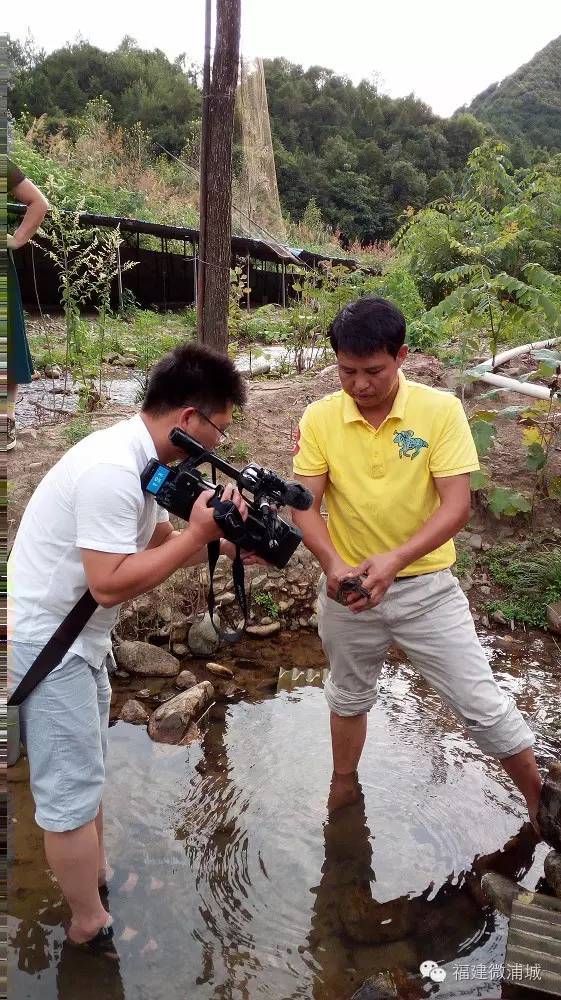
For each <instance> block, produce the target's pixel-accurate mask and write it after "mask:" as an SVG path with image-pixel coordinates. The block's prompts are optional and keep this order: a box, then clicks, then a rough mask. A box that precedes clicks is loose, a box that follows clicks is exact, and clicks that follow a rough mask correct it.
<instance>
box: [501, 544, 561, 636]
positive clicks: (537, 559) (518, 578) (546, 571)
mask: <svg viewBox="0 0 561 1000" xmlns="http://www.w3.org/2000/svg"><path fill="white" fill-rule="evenodd" d="M482 559H483V560H484V561H485V562H486V563H487V565H488V567H489V572H490V573H491V576H492V577H493V579H494V580H495V582H496V583H498V584H500V585H501V587H503V588H504V590H505V591H506V594H505V597H504V598H502V599H500V600H498V601H493V602H489V603H488V604H487V609H488V610H489V611H502V613H503V614H504V615H505V617H506V618H508V619H514V621H517V622H520V623H521V624H524V625H539V626H542V627H543V626H545V625H546V624H547V615H546V605H548V604H552V603H554V602H555V601H559V600H561V548H558V547H549V548H541V549H538V550H537V551H536V550H535V549H534V550H533V551H532V554H531V555H530V554H529V551H528V550H524V548H521V547H520V546H518V545H504V546H498V545H497V546H495V547H494V548H492V549H490V550H489V551H488V552H487V553H485V555H484V556H483V557H482Z"/></svg>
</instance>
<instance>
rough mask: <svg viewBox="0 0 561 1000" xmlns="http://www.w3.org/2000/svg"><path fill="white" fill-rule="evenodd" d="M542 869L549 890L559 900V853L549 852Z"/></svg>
mask: <svg viewBox="0 0 561 1000" xmlns="http://www.w3.org/2000/svg"><path fill="white" fill-rule="evenodd" d="M543 867H544V872H545V877H546V880H547V884H548V886H549V888H550V889H553V892H554V893H555V895H556V896H557V897H558V899H561V853H559V851H550V852H549V854H548V855H547V857H546V859H545V861H544V864H543Z"/></svg>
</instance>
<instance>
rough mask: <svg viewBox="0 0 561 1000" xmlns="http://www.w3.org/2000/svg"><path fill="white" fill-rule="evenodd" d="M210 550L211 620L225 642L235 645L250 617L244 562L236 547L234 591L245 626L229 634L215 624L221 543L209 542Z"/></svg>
mask: <svg viewBox="0 0 561 1000" xmlns="http://www.w3.org/2000/svg"><path fill="white" fill-rule="evenodd" d="M207 550H208V568H209V585H208V610H209V613H210V620H211V622H212V624H213V625H214V630H215V632H216V633H217V634H218V635H219V636H220V638H221V639H223V640H224V642H228V643H234V642H237V641H238V639H240V638H241V636H242V635H243V633H244V631H245V628H246V626H247V619H248V616H249V605H248V601H247V595H246V592H245V571H244V565H243V562H242V558H241V554H240V549H239V546H236V557H235V559H234V561H233V563H232V578H233V582H234V591H235V594H236V600H237V602H238V605H239V608H240V611H241V613H242V615H243V624H242V627H241V628H238V629H234V630H232V631H229V632H225V631H223V630H222V629H219V628H217V627H216V625H215V624H214V609H215V607H216V601H215V598H214V585H213V579H214V571H215V569H216V563H217V562H218V557H219V555H220V542H218V541H216V542H209V544H208V546H207Z"/></svg>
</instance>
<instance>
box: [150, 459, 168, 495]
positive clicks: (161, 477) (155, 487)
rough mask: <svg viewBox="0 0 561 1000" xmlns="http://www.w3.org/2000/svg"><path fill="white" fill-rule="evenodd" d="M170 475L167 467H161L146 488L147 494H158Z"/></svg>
mask: <svg viewBox="0 0 561 1000" xmlns="http://www.w3.org/2000/svg"><path fill="white" fill-rule="evenodd" d="M169 474H170V470H169V469H168V468H167V466H166V465H159V466H158V468H157V469H156V471H155V473H154V475H153V476H152V478H151V480H150V482H149V483H148V485H147V487H146V492H147V493H154V494H156V493H158V492H159V490H160V489H161V487H162V486H163V485H164V483H165V481H166V479H167V478H168V476H169Z"/></svg>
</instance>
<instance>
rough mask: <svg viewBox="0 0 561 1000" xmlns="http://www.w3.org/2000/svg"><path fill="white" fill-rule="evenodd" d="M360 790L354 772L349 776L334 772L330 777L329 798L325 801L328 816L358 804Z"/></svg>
mask: <svg viewBox="0 0 561 1000" xmlns="http://www.w3.org/2000/svg"><path fill="white" fill-rule="evenodd" d="M361 794H362V790H361V787H360V784H359V780H358V775H357V772H356V771H352V772H351V773H350V774H337V773H336V772H335V771H334V772H333V774H332V776H331V787H330V789H329V798H328V799H327V811H328V813H329V815H330V816H332V815H333V813H334V812H337V810H338V809H343V808H344V807H345V806H351V805H353V804H354V803H355V802H358V800H359V799H360V796H361Z"/></svg>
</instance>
